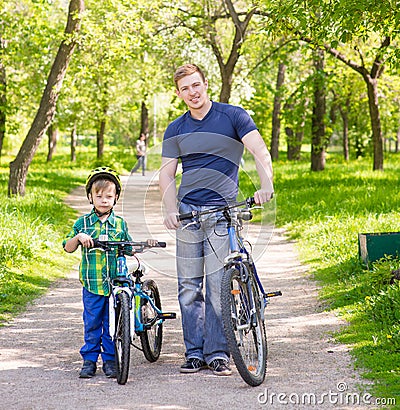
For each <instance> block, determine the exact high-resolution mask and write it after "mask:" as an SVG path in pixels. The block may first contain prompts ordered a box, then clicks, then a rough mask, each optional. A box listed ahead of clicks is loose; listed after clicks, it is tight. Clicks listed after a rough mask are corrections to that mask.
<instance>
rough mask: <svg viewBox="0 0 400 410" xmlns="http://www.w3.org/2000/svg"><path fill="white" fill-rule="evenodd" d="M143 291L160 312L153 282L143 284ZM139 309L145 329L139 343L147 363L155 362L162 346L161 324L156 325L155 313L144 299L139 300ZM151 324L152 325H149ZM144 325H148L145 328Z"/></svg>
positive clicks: (157, 293) (156, 288)
mask: <svg viewBox="0 0 400 410" xmlns="http://www.w3.org/2000/svg"><path fill="white" fill-rule="evenodd" d="M143 291H144V292H146V293H147V294H148V295H149V296H150V297H151V299H152V300H153V302H154V304H155V305H156V307H157V308H158V309H160V310H161V299H160V293H159V291H158V287H157V285H156V283H155V282H154V281H153V280H146V281H144V282H143ZM140 304H141V306H140V309H141V313H142V323H143V324H144V325H145V329H144V331H143V332H141V333H140V342H141V344H142V348H143V354H144V357H145V358H146V359H147V360H148V361H149V362H155V361H156V360H158V358H159V357H160V352H161V345H162V333H163V329H162V323H157V322H156V321H155V318H156V317H157V312H156V311H155V309H154V308H153V307H152V306H151V304H150V303H149V302H148V301H147V300H146V299H141V300H140ZM152 322H153V324H152V325H150V324H151V323H152ZM146 325H149V326H148V327H146Z"/></svg>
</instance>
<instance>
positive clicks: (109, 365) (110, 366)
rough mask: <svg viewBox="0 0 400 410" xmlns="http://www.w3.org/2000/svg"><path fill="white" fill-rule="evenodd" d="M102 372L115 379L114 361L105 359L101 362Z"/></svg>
mask: <svg viewBox="0 0 400 410" xmlns="http://www.w3.org/2000/svg"><path fill="white" fill-rule="evenodd" d="M103 372H104V374H105V375H106V376H107V377H108V378H110V379H115V378H116V377H117V369H116V367H115V362H114V361H113V360H107V361H105V362H104V363H103Z"/></svg>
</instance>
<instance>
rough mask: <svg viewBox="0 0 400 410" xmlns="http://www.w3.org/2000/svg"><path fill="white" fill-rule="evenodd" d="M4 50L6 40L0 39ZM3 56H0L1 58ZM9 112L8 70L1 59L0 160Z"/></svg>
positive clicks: (0, 47) (0, 46) (1, 47)
mask: <svg viewBox="0 0 400 410" xmlns="http://www.w3.org/2000/svg"><path fill="white" fill-rule="evenodd" d="M3 48H4V40H3V39H2V38H1V37H0V50H3ZM1 55H2V54H0V56H1ZM6 111H7V77H6V68H5V67H4V64H3V61H2V60H1V57H0V158H1V154H2V152H3V142H4V138H5V136H6V118H7V117H6Z"/></svg>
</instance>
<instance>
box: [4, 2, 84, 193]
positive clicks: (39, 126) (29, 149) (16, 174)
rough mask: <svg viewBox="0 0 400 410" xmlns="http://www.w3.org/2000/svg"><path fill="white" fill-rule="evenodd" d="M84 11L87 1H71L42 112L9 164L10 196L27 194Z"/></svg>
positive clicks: (40, 110) (41, 108)
mask: <svg viewBox="0 0 400 410" xmlns="http://www.w3.org/2000/svg"><path fill="white" fill-rule="evenodd" d="M83 10H84V0H70V3H69V10H68V19H67V25H66V28H65V31H64V33H65V38H64V39H63V41H62V42H61V44H60V47H59V49H58V52H57V55H56V57H55V60H54V63H53V66H52V68H51V70H50V74H49V77H48V79H47V84H46V88H45V90H44V92H43V96H42V99H41V101H40V106H39V109H38V111H37V114H36V116H35V119H34V121H33V123H32V126H31V128H30V130H29V131H28V134H27V136H26V138H25V140H24V142H23V144H22V146H21V148H20V150H19V152H18V154H17V156H16V158H15V160H14V161H13V162H11V163H10V177H9V182H8V195H9V196H11V195H21V196H23V195H25V186H26V176H27V173H28V168H29V165H30V164H31V162H32V159H33V157H34V155H35V152H36V150H37V147H38V146H39V143H40V141H41V139H42V137H43V135H44V134H45V132H46V130H47V128H48V126H49V125H50V124H51V121H52V120H53V117H54V113H55V109H56V104H57V99H58V96H59V93H60V90H61V86H62V83H63V80H64V77H65V73H66V71H67V68H68V64H69V61H70V59H71V57H72V54H73V51H74V49H75V46H76V44H77V40H78V37H77V34H78V33H79V30H80V26H81V18H82V12H83Z"/></svg>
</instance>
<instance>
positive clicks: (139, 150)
mask: <svg viewBox="0 0 400 410" xmlns="http://www.w3.org/2000/svg"><path fill="white" fill-rule="evenodd" d="M136 159H137V162H136V165H135V166H134V168H133V169H132V171H131V173H134V172H136V171H137V170H138V169H139V168H140V167H141V168H142V175H143V176H144V174H145V170H146V135H145V134H143V133H141V134H140V137H139V139H138V140H137V141H136Z"/></svg>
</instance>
